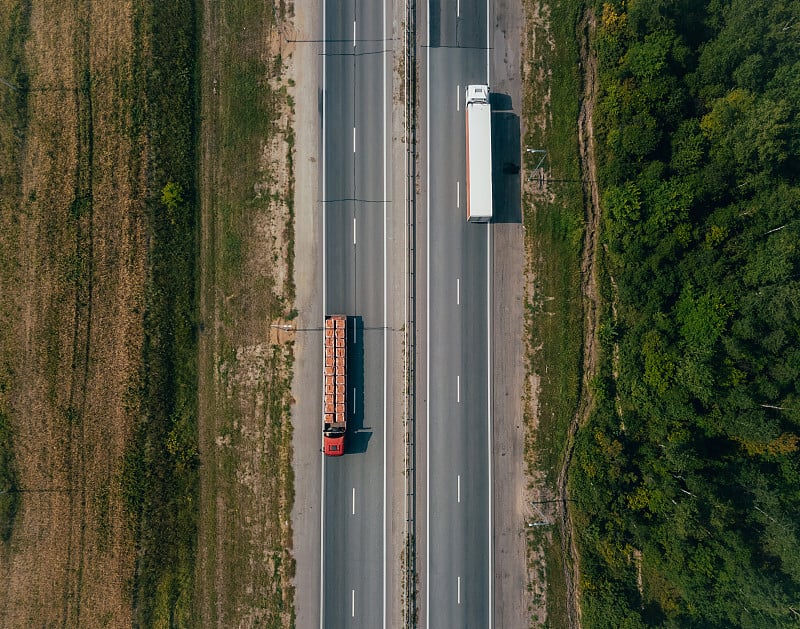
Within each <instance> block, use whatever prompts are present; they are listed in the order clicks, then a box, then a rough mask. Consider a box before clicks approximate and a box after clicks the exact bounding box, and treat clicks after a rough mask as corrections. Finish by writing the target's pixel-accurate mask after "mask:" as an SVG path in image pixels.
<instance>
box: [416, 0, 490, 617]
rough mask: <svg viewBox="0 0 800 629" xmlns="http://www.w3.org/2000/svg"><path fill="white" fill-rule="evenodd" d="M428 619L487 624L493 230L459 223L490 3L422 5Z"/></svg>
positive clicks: (484, 68)
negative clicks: (468, 113) (470, 97)
mask: <svg viewBox="0 0 800 629" xmlns="http://www.w3.org/2000/svg"><path fill="white" fill-rule="evenodd" d="M427 11H428V13H427V17H428V20H427V43H428V46H427V49H426V55H425V58H424V62H425V63H426V71H425V75H426V77H427V80H426V86H425V91H424V95H423V98H422V107H423V120H425V121H426V122H425V133H426V140H425V143H426V145H427V150H428V152H427V174H426V177H425V181H424V187H423V189H427V196H426V203H425V207H426V208H427V213H426V216H427V220H428V230H427V244H426V250H427V322H426V328H427V348H428V349H427V357H426V363H427V368H426V373H427V383H426V395H427V408H426V432H427V448H426V452H425V456H426V465H425V467H426V469H427V477H426V478H427V486H426V491H425V494H426V501H427V502H426V521H425V538H426V545H425V547H426V552H425V555H426V556H425V559H424V566H425V571H424V574H423V577H422V583H423V584H424V585H423V590H424V592H423V600H424V610H423V622H424V626H426V627H431V628H437V629H438V628H440V627H459V628H463V627H476V628H481V629H486V628H487V627H491V626H492V620H493V619H492V592H491V589H492V585H491V584H492V541H491V540H492V517H491V491H492V479H491V429H490V428H491V421H492V420H491V410H490V405H489V401H490V398H491V379H490V369H489V364H490V363H489V360H490V355H491V348H490V340H489V339H490V329H489V309H490V294H491V293H490V291H491V274H490V267H489V264H490V260H491V226H490V225H479V224H470V223H467V222H466V205H465V204H466V184H465V178H466V161H465V159H466V158H465V143H466V138H465V114H464V89H465V87H466V85H468V84H471V83H480V84H486V83H489V82H490V81H489V76H488V46H487V41H488V30H487V29H488V24H489V18H490V14H489V8H488V4H487V2H486V0H452V1H451V0H441V1H439V2H436V1H433V2H431V1H429V2H428V4H427Z"/></svg>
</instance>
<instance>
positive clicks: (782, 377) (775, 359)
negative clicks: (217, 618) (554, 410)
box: [570, 0, 800, 627]
mask: <svg viewBox="0 0 800 629" xmlns="http://www.w3.org/2000/svg"><path fill="white" fill-rule="evenodd" d="M595 14H596V19H597V26H596V31H595V48H596V53H597V59H598V73H599V86H600V87H599V96H598V103H597V109H596V111H595V131H596V150H597V153H598V164H599V174H598V177H599V180H600V181H599V183H600V189H601V195H602V197H601V200H602V204H601V205H602V212H603V225H602V236H601V242H602V252H601V253H602V270H601V279H600V281H601V287H602V293H603V302H604V304H605V305H604V309H603V313H602V322H601V326H600V340H601V347H602V355H603V357H602V363H601V367H600V373H599V375H598V376H597V377H596V378H595V379H594V380H593V381H592V383H591V389H592V392H593V393H594V398H595V407H594V411H593V414H592V416H591V419H590V420H589V422H588V424H587V425H586V426H584V427H583V428H582V429H581V430H580V431H579V432H578V435H577V438H576V449H575V458H574V463H573V466H572V471H571V479H570V495H571V499H572V501H573V507H572V509H573V513H574V521H575V525H576V534H577V537H578V542H579V548H580V553H581V555H580V556H581V565H580V588H581V595H582V599H581V606H582V613H583V621H584V624H585V625H586V626H589V627H642V626H667V627H786V626H800V544H799V543H798V542H800V528H799V527H800V220H798V218H799V217H800V212H799V210H800V169H799V168H798V164H800V161H798V160H799V159H800V116H799V115H798V114H800V2H797V1H786V2H783V1H780V0H706V1H697V0H673V1H669V0H628V1H627V2H625V1H624V0H615V1H613V2H604V3H598V4H596V6H595Z"/></svg>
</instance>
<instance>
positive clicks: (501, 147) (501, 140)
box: [490, 92, 522, 223]
mask: <svg viewBox="0 0 800 629" xmlns="http://www.w3.org/2000/svg"><path fill="white" fill-rule="evenodd" d="M490 102H491V105H492V155H493V159H492V189H493V198H492V203H493V205H494V216H493V217H492V222H493V223H521V222H522V198H521V196H522V195H521V191H522V186H521V181H520V161H521V159H522V156H521V151H520V123H519V116H518V115H517V114H515V113H514V112H513V110H512V102H511V97H510V96H509V95H508V94H500V93H497V92H492V93H491V95H490Z"/></svg>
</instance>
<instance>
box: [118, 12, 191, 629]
mask: <svg viewBox="0 0 800 629" xmlns="http://www.w3.org/2000/svg"><path fill="white" fill-rule="evenodd" d="M196 22H197V16H196V14H195V3H194V2H193V1H192V0H178V1H177V2H168V3H162V2H154V3H149V2H139V3H137V4H136V5H135V6H134V15H133V24H134V33H135V35H136V40H135V41H136V42H137V44H138V45H137V46H136V47H135V49H134V59H133V68H134V76H133V82H134V84H135V85H138V86H140V87H141V88H142V92H141V100H140V101H138V102H137V101H135V102H134V106H133V111H132V113H133V120H132V123H133V124H132V130H133V131H134V132H138V131H139V129H141V130H142V131H143V132H144V133H145V135H146V136H147V144H148V146H149V151H148V156H147V157H146V158H145V159H146V160H147V165H146V172H147V200H146V203H145V212H146V219H147V223H148V230H149V235H150V246H149V250H148V265H147V278H146V285H145V289H144V313H143V314H144V318H143V326H144V339H143V340H144V343H143V348H142V369H141V372H140V374H139V378H138V381H135V382H134V384H133V385H132V387H133V390H132V391H131V394H132V398H133V399H135V400H137V402H136V405H137V407H138V411H139V412H138V420H137V422H136V424H135V427H134V431H133V435H132V442H131V444H130V445H129V447H128V450H127V452H126V454H125V460H124V468H123V471H122V491H123V496H124V498H125V503H126V506H127V509H128V512H129V515H130V523H131V525H132V527H133V531H134V535H135V540H136V547H137V562H136V570H135V578H134V588H133V608H134V620H135V622H136V623H137V624H140V625H142V626H168V625H171V626H186V625H187V624H188V621H189V620H190V618H191V613H192V609H193V604H192V596H193V593H194V562H195V555H196V543H197V498H198V473H197V468H198V451H197V314H196V312H197V288H196V285H197V272H196V265H197V262H196V260H197V236H196V234H197V230H198V221H197V194H196V182H195V166H196V159H195V155H196V153H195V143H196V141H197V138H196V132H195V129H196V122H195V121H196V115H195V107H196V102H197V96H196V93H197V87H196V67H195V53H196V33H195V30H196ZM167 25H168V26H167ZM137 127H138V128H137Z"/></svg>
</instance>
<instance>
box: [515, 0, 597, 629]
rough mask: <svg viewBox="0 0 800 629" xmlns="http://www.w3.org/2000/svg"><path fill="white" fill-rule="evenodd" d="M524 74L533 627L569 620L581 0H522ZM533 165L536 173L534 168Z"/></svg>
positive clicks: (580, 220)
mask: <svg viewBox="0 0 800 629" xmlns="http://www.w3.org/2000/svg"><path fill="white" fill-rule="evenodd" d="M525 9H526V34H525V40H526V47H527V53H526V55H527V63H526V64H525V67H527V70H528V74H527V75H523V101H524V102H523V107H524V110H523V116H524V128H525V129H526V135H525V138H524V139H523V150H525V149H533V150H535V151H546V154H545V153H542V152H536V153H528V152H526V154H525V156H524V157H525V160H526V162H525V166H526V168H525V169H524V171H523V172H525V174H526V181H524V182H523V195H524V196H523V208H524V213H523V220H524V225H525V248H526V258H527V277H528V280H527V283H528V286H529V288H528V291H527V295H526V305H525V306H526V307H525V311H526V320H525V325H526V334H527V337H528V351H527V361H526V362H527V372H528V374H529V383H528V385H527V386H528V394H529V395H530V396H531V397H532V398H533V399H536V400H537V404H538V406H537V407H536V408H532V407H530V406H529V408H528V410H527V411H526V415H527V417H526V423H527V425H528V430H527V443H526V460H527V462H528V471H529V474H530V476H531V478H532V479H534V480H533V488H532V489H533V495H534V496H535V497H536V498H537V501H536V503H537V504H536V505H535V509H534V513H535V519H536V520H540V521H543V522H546V523H547V526H545V527H543V528H542V527H537V528H533V529H531V530H530V531H529V533H528V536H529V537H528V543H529V558H530V563H531V566H530V570H531V574H532V575H533V583H532V587H533V588H534V592H533V594H534V606H535V607H536V608H537V609H538V610H541V609H544V610H545V612H544V613H542V612H541V611H539V612H532V614H534V615H533V617H532V619H531V621H532V623H533V624H534V626H552V627H566V626H569V618H570V612H569V608H568V600H569V591H570V589H571V585H570V580H571V578H570V573H569V571H570V570H571V567H570V565H568V564H569V562H568V561H567V562H566V563H565V557H564V542H565V539H564V537H563V531H562V530H561V527H560V524H559V522H560V513H561V512H560V509H559V504H558V503H559V502H560V497H561V496H560V491H559V486H558V484H559V470H560V469H561V467H562V463H563V460H564V457H565V456H566V454H567V445H566V444H567V443H568V441H569V434H570V426H571V424H572V422H573V420H574V417H575V414H576V412H577V410H578V404H579V398H580V393H581V357H582V343H583V327H582V326H583V304H582V297H581V247H582V242H583V237H584V224H585V212H584V196H583V194H584V193H583V187H582V184H581V169H580V164H579V157H578V156H579V152H578V134H577V126H576V121H577V119H578V109H579V99H578V94H579V93H580V91H581V75H580V69H579V66H578V60H579V50H578V43H577V40H576V31H577V29H578V24H579V21H580V18H581V16H582V9H583V3H582V2H580V1H579V0H563V1H553V2H547V3H544V2H539V1H527V2H526V3H525ZM537 166H539V169H538V170H534V169H535V168H536V167H537Z"/></svg>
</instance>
